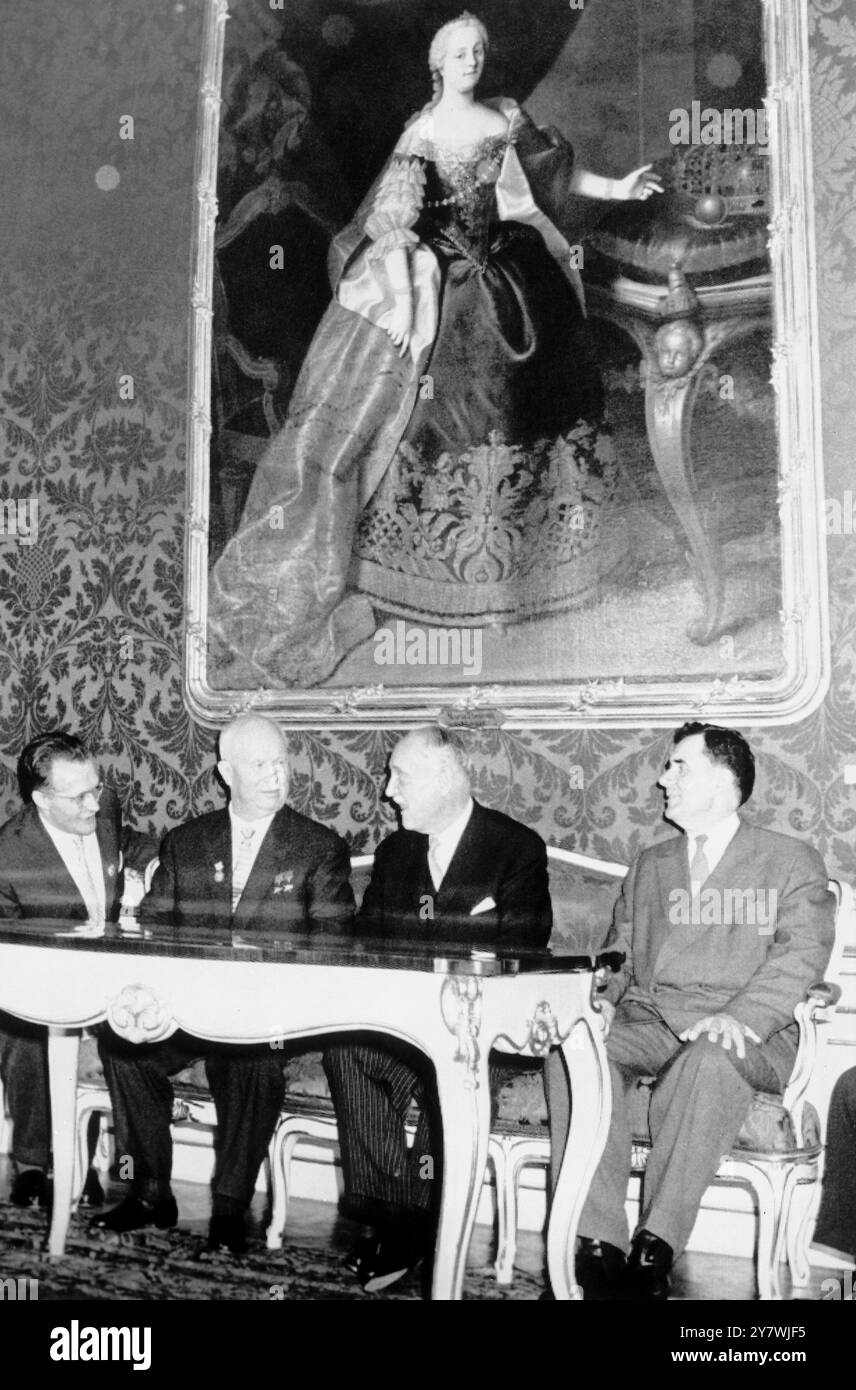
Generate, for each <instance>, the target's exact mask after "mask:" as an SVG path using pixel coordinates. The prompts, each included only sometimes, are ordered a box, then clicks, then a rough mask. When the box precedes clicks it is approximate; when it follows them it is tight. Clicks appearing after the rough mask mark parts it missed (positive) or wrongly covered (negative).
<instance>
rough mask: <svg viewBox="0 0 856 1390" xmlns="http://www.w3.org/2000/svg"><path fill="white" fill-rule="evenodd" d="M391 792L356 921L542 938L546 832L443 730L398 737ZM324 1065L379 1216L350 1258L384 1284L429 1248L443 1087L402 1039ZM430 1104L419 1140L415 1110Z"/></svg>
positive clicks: (455, 937)
mask: <svg viewBox="0 0 856 1390" xmlns="http://www.w3.org/2000/svg"><path fill="white" fill-rule="evenodd" d="M387 796H388V797H389V798H390V799H391V800H392V801H394V802H395V804H396V805H397V807H398V809H399V811H400V813H401V821H402V828H401V829H400V830H396V831H395V832H394V833H393V834H392V835H390V836H388V837H387V839H385V840H384V841H383V843H382V844H381V845H380V846H379V848H378V851H377V853H376V855H375V861H374V867H373V870H372V877H371V882H370V884H369V886H368V888H367V890H366V894H365V897H364V899H363V903H362V906H361V908H360V911H359V913H358V915H357V924H356V925H357V932H358V934H359V935H361V936H364V937H372V938H378V937H379V938H382V939H384V940H385V941H387V942H390V943H392V942H395V941H402V942H408V941H410V942H418V943H431V942H435V943H443V942H449V941H454V942H460V943H461V944H462V945H465V946H470V947H480V948H482V949H486V950H497V949H499V948H501V947H508V948H511V949H517V948H527V947H528V948H529V949H534V948H537V947H541V946H546V944H547V942H548V940H549V937H550V931H551V928H552V921H553V914H552V908H551V906H550V891H549V880H548V874H547V847H546V845H545V844H544V841H543V840H542V839H541V837H540V835H538V834H536V832H535V831H534V830H530V829H529V828H528V827H527V826H525V825H521V824H520V823H519V821H516V820H512V818H511V817H510V816H506V815H504V814H503V813H502V812H501V811H493V810H490V809H489V808H488V807H486V806H481V805H479V803H478V802H477V801H475V800H474V799H473V797H472V793H471V790H470V778H469V773H468V770H467V766H466V761H465V758H464V756H463V754H462V753H461V751H460V749H458V748H457V747H456V746H455V744H454V743H452V742H451V741H450V739H449V737H448V735H447V734H446V733H445V732H444V730H442V729H440V728H437V727H434V726H428V727H425V728H421V729H414V730H413V731H412V732H411V733H409V734H406V735H405V736H404V738H402V739H401V740H400V741H399V742H398V743H397V744H396V746H395V748H394V749H393V752H392V756H391V758H390V762H389V782H388V785H387ZM324 1067H325V1070H326V1072H327V1077H328V1080H329V1083H330V1093H331V1095H332V1097H333V1102H334V1104H335V1107H336V1117H337V1120H338V1128H339V1142H340V1147H341V1154H342V1170H343V1174H344V1179H345V1192H346V1196H347V1199H348V1202H349V1203H350V1205H351V1207H352V1209H354V1210H357V1209H358V1210H359V1211H360V1214H361V1215H362V1216H364V1217H365V1218H366V1219H368V1220H369V1221H370V1222H371V1224H372V1225H373V1226H374V1234H373V1235H371V1236H369V1237H367V1238H366V1239H365V1240H364V1241H363V1242H361V1243H360V1245H358V1246H357V1248H356V1249H355V1250H354V1251H353V1253H352V1254H351V1255H350V1256H349V1258H348V1260H347V1261H346V1267H347V1268H348V1269H350V1270H351V1271H352V1272H353V1273H354V1274H356V1276H357V1279H358V1280H359V1282H360V1283H361V1284H362V1287H363V1289H365V1291H366V1292H367V1293H378V1292H380V1291H381V1290H382V1289H385V1288H387V1287H389V1285H391V1284H393V1283H395V1282H396V1281H397V1280H399V1279H401V1278H402V1277H403V1276H404V1275H406V1274H407V1273H408V1271H409V1270H410V1269H412V1268H413V1267H414V1266H415V1265H417V1264H418V1263H419V1262H420V1261H421V1260H422V1259H423V1257H425V1256H426V1255H428V1254H429V1253H430V1249H431V1246H432V1244H433V1239H434V1224H435V1223H434V1216H435V1213H434V1210H433V1208H434V1197H435V1193H436V1191H437V1187H438V1184H437V1177H438V1172H439V1165H440V1162H441V1160H442V1145H441V1142H440V1136H439V1132H438V1128H439V1126H438V1117H437V1116H436V1114H434V1113H433V1111H434V1110H436V1105H434V1104H433V1102H434V1101H435V1098H436V1088H435V1086H434V1084H433V1079H432V1074H431V1073H430V1069H429V1068H426V1067H425V1066H423V1065H421V1062H420V1059H419V1057H418V1055H417V1054H416V1053H415V1051H414V1049H412V1048H407V1047H405V1046H404V1045H403V1044H398V1043H397V1042H396V1041H395V1040H394V1039H392V1038H390V1039H385V1040H383V1041H382V1042H375V1041H370V1042H362V1041H361V1040H356V1039H355V1040H353V1041H348V1042H346V1043H341V1044H338V1043H337V1044H331V1045H330V1046H329V1047H328V1048H327V1050H326V1052H325V1054H324ZM414 1099H416V1101H417V1102H418V1104H419V1107H420V1115H419V1123H418V1127H417V1131H416V1136H415V1139H414V1142H413V1145H412V1147H411V1148H410V1149H408V1147H407V1139H406V1131H405V1120H406V1117H407V1113H408V1109H409V1107H410V1103H411V1101H412V1100H414Z"/></svg>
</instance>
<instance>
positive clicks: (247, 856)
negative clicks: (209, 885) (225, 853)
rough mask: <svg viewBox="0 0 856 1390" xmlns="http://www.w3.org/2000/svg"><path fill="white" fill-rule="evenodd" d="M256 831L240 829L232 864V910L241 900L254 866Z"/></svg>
mask: <svg viewBox="0 0 856 1390" xmlns="http://www.w3.org/2000/svg"><path fill="white" fill-rule="evenodd" d="M255 836H256V832H255V831H254V830H240V831H239V832H238V843H237V846H236V850H235V859H234V862H233V864H232V911H233V912H234V911H235V908H236V907H237V906H238V903H239V902H240V901H241V894H242V893H243V891H244V889H245V888H246V886H247V879H248V878H249V876H250V871H251V869H252V867H253V861H254V855H253V840H254V839H255Z"/></svg>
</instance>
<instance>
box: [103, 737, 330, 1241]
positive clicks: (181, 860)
mask: <svg viewBox="0 0 856 1390" xmlns="http://www.w3.org/2000/svg"><path fill="white" fill-rule="evenodd" d="M217 767H218V771H219V773H220V776H221V777H222V779H223V781H224V782H225V783H226V785H227V786H228V788H229V791H230V801H229V806H228V809H224V810H220V811H214V812H212V813H210V814H209V815H204V816H199V817H198V818H197V819H196V820H192V821H189V822H188V823H187V824H186V825H182V826H179V827H178V829H176V830H171V831H170V832H169V834H168V835H166V836H165V838H164V841H163V845H162V846H161V852H160V863H159V866H158V869H157V872H156V873H155V876H154V879H153V881H152V886H151V889H150V891H149V893H148V894H147V896H146V897H145V899H144V900H143V903H142V905H141V909H140V920H141V923H142V925H143V926H144V927H146V926H148V927H155V928H157V927H170V928H172V929H174V930H175V931H176V932H177V933H178V935H179V936H180V935H181V934H182V933H185V932H186V933H191V932H200V933H203V932H204V933H205V934H206V935H208V936H209V937H214V938H215V939H216V938H217V937H221V938H224V939H226V940H228V942H230V943H231V942H232V939H233V934H239V935H242V936H247V937H250V938H251V937H252V936H253V934H254V933H259V932H265V931H268V932H276V933H277V934H282V933H284V932H301V933H303V932H311V933H312V935H313V936H317V935H322V934H326V935H331V936H332V935H336V936H341V935H344V934H349V933H350V930H351V926H352V922H353V911H354V898H353V894H352V892H351V885H350V879H349V873H350V861H349V857H348V849H347V846H346V845H345V842H344V841H343V840H341V839H340V838H339V836H338V835H336V834H335V832H334V831H332V830H330V829H328V828H327V827H325V826H321V825H317V824H316V823H315V822H314V821H311V820H308V819H307V817H306V816H302V815H300V814H299V812H297V811H294V810H292V809H291V807H289V806H287V805H286V804H285V799H286V796H287V795H288V784H289V769H288V749H287V746H286V742H285V739H284V737H283V735H282V733H281V731H280V729H279V728H278V726H277V725H276V724H274V723H273V721H272V720H270V719H266V718H264V717H262V716H260V715H255V714H248V715H242V716H241V717H240V718H238V719H236V720H235V721H234V722H233V723H232V724H230V725H229V726H228V728H226V729H224V730H223V732H222V734H221V736H220V761H219V763H218V764H217ZM200 1056H204V1057H205V1068H206V1072H207V1075H208V1084H209V1085H210V1087H211V1092H212V1095H213V1097H214V1104H215V1106H216V1110H217V1140H216V1145H217V1164H216V1168H215V1173H214V1196H213V1206H212V1216H211V1226H210V1231H209V1245H210V1247H211V1248H212V1249H221V1248H223V1247H225V1248H226V1249H228V1250H231V1251H232V1252H233V1253H241V1252H242V1251H243V1250H245V1249H246V1240H245V1236H244V1215H245V1212H246V1210H247V1207H248V1206H249V1204H250V1201H251V1200H252V1195H253V1190H254V1186H255V1180H256V1176H257V1174H258V1171H259V1167H260V1165H261V1163H262V1160H263V1158H264V1156H265V1154H266V1152H267V1147H268V1144H269V1142H270V1138H271V1135H272V1133H273V1130H274V1126H275V1124H276V1121H277V1117H278V1115H279V1111H280V1107H281V1105H282V1097H283V1076H282V1058H281V1055H280V1054H279V1053H278V1051H277V1050H276V1049H275V1048H272V1047H271V1046H270V1045H269V1044H263V1045H262V1046H261V1047H251V1046H246V1047H244V1046H240V1045H235V1046H229V1045H226V1044H216V1043H202V1042H200V1040H199V1039H198V1038H193V1037H190V1036H189V1035H187V1034H184V1033H181V1032H179V1033H176V1034H174V1035H173V1036H172V1037H171V1038H169V1039H168V1040H167V1041H165V1042H162V1043H156V1044H136V1045H135V1044H130V1043H124V1042H123V1041H122V1040H121V1039H118V1038H115V1037H112V1036H111V1037H110V1039H109V1040H105V1041H104V1043H103V1045H102V1057H103V1061H104V1069H105V1072H106V1075H107V1081H108V1085H109V1087H110V1093H111V1096H112V1098H113V1103H114V1106H118V1107H120V1109H121V1113H122V1114H123V1115H125V1116H126V1124H127V1129H128V1155H127V1157H129V1158H130V1159H131V1160H132V1174H133V1176H132V1183H131V1191H130V1193H129V1195H128V1196H126V1197H125V1199H124V1200H123V1201H122V1202H121V1203H120V1204H119V1206H118V1207H115V1208H114V1209H113V1210H112V1211H111V1212H107V1213H105V1215H104V1216H103V1217H100V1218H98V1220H97V1221H96V1223H95V1224H96V1225H97V1226H99V1227H101V1228H102V1229H106V1230H112V1231H128V1230H134V1229H136V1228H138V1227H141V1226H147V1225H155V1226H158V1227H160V1228H162V1229H163V1228H166V1227H169V1226H174V1225H175V1224H176V1222H177V1220H178V1209H177V1207H176V1203H175V1199H174V1198H173V1195H172V1190H171V1187H170V1174H171V1170H172V1140H171V1136H170V1120H171V1117H172V1102H173V1091H172V1085H171V1083H170V1079H169V1078H170V1076H171V1075H173V1074H174V1073H175V1072H177V1071H180V1070H182V1068H184V1067H186V1066H188V1065H189V1064H190V1062H192V1061H193V1060H195V1059H196V1058H198V1057H200Z"/></svg>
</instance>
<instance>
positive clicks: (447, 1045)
mask: <svg viewBox="0 0 856 1390" xmlns="http://www.w3.org/2000/svg"><path fill="white" fill-rule="evenodd" d="M441 1008H442V1013H443V1019H444V1022H445V1023H446V1026H447V1027H448V1028H449V1030H450V1031H451V1032H454V1033H455V1035H456V1037H457V1040H458V1045H457V1047H455V1044H454V1043H453V1042H452V1040H451V1038H449V1037H448V1035H447V1036H446V1037H445V1038H444V1039H440V1040H439V1046H437V1047H436V1048H435V1049H434V1051H433V1053H432V1059H433V1061H434V1063H435V1066H436V1069H437V1093H438V1096H439V1100H440V1114H441V1116H442V1120H443V1191H442V1198H441V1203H440V1224H439V1228H438V1231H437V1246H436V1250H435V1255H434V1282H433V1287H432V1292H431V1297H432V1299H435V1300H446V1301H448V1300H450V1299H459V1298H460V1297H461V1291H462V1288H463V1283H464V1271H465V1268H466V1261H467V1251H468V1249H469V1245H470V1237H471V1236H472V1231H473V1225H474V1223H475V1218H476V1207H477V1205H478V1197H479V1193H480V1192H481V1185H482V1180H483V1178H484V1170H485V1164H486V1163H487V1147H488V1139H489V1134H490V1086H489V1082H488V1066H487V1051H486V1050H484V1049H482V1048H481V1046H480V1043H479V1028H480V1024H481V983H480V981H479V980H477V979H474V978H472V977H461V976H455V977H449V978H448V979H446V980H445V981H444V982H443V986H442V988H441Z"/></svg>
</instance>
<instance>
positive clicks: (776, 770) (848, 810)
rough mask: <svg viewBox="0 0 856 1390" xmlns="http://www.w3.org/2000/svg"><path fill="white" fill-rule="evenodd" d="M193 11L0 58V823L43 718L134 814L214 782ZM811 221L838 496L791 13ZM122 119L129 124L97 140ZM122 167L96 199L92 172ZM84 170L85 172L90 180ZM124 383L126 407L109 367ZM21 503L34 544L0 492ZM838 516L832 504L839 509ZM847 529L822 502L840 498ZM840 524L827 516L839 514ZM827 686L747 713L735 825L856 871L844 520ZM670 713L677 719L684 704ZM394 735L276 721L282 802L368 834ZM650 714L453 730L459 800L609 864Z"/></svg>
mask: <svg viewBox="0 0 856 1390" xmlns="http://www.w3.org/2000/svg"><path fill="white" fill-rule="evenodd" d="M201 21H202V5H201V0H187V3H185V4H184V5H173V4H171V3H166V0H155V3H151V4H149V5H145V6H140V5H138V4H137V3H136V0H109V3H106V0H77V3H76V4H75V5H73V6H69V5H67V4H65V3H63V2H62V0H47V3H45V4H42V5H40V6H39V7H38V9H37V10H34V9H31V8H30V7H26V6H17V7H15V9H14V12H13V14H12V16H11V17H7V18H6V19H5V20H4V43H3V46H2V55H0V132H2V133H0V168H1V169H2V172H3V186H4V187H5V188H13V189H15V190H16V197H15V198H14V199H5V198H4V200H3V206H2V208H0V236H1V237H2V241H0V244H2V246H3V249H4V254H3V257H2V267H0V295H2V302H3V304H4V310H5V312H4V314H3V317H2V321H0V519H5V525H4V527H3V528H2V529H0V816H2V817H5V816H6V815H8V814H11V812H12V811H13V810H14V809H15V808H16V806H17V794H16V785H15V776H14V768H15V760H16V757H17V754H18V752H19V750H20V748H21V746H22V745H23V744H24V743H25V742H26V741H27V740H28V739H29V738H31V737H33V736H34V735H35V734H37V733H39V732H41V731H42V730H44V729H46V728H48V727H51V726H52V725H55V724H58V723H62V724H65V725H67V726H68V727H71V728H74V729H76V730H79V731H80V732H81V733H83V734H84V736H86V737H87V738H88V739H89V740H90V741H91V743H92V745H93V746H94V747H95V748H96V749H97V750H98V753H99V756H100V757H101V760H102V762H103V765H104V769H105V772H106V773H107V775H108V777H109V779H110V780H111V782H112V783H113V784H114V785H115V786H116V787H117V788H118V790H119V792H120V794H121V796H122V798H123V800H124V802H125V804H126V807H127V811H128V814H129V816H130V819H131V821H132V822H133V823H134V824H136V825H138V826H140V827H142V828H150V829H166V828H167V827H168V826H169V825H171V824H175V823H177V822H179V821H181V820H183V819H185V818H187V817H188V816H189V815H193V814H196V813H198V812H200V811H202V810H205V809H208V808H209V807H210V806H211V805H213V804H215V803H217V802H218V801H219V800H220V798H221V793H220V790H219V787H218V785H217V783H216V781H215V779H214V776H213V738H212V735H211V733H210V731H208V730H205V729H201V728H199V727H198V726H196V725H195V724H194V723H193V721H192V720H191V719H190V718H189V716H188V714H187V712H186V710H185V708H184V704H183V701H182V641H183V633H182V617H183V574H182V549H183V529H184V486H185V470H184V455H185V428H186V399H187V310H188V299H187V296H188V283H189V265H190V236H191V225H192V192H193V150H194V127H195V119H196V91H195V89H196V82H197V71H198V60H199V54H200V51H201V39H200V35H201ZM810 32H811V60H812V77H813V99H812V109H813V123H814V132H813V133H814V150H815V188H814V199H815V214H816V224H817V260H818V288H819V314H820V343H821V365H822V383H823V393H824V400H823V411H824V413H823V448H824V464H825V469H826V479H827V483H826V486H827V494H828V496H829V497H830V498H838V499H840V500H841V499H844V498H845V495H846V493H847V491H848V489H850V490H851V498H852V496H853V492H854V491H856V478H854V474H853V469H852V466H851V457H850V441H852V439H853V438H854V437H856V399H854V393H853V390H852V382H853V379H854V376H856V191H854V190H856V76H854V64H853V59H854V56H856V23H854V21H853V19H851V18H849V17H848V15H847V13H846V11H845V6H844V4H843V0H814V3H812V5H811V7H810ZM128 114H130V115H133V117H134V138H133V140H125V141H123V140H121V139H120V137H119V131H120V117H122V116H123V115H128ZM105 165H108V166H110V167H111V168H113V169H114V170H115V172H116V173H117V174H118V176H119V181H118V184H117V185H116V186H115V187H113V189H112V190H108V189H102V188H101V187H100V186H99V184H98V183H97V182H96V178H95V175H96V172H97V171H99V170H101V169H103V167H104V166H105ZM108 182H109V179H108ZM128 376H130V377H132V378H133V397H132V398H127V391H125V395H124V396H123V395H122V394H120V378H126V377H128ZM9 499H18V500H19V501H20V500H21V499H26V500H28V501H29V502H30V504H32V502H33V501H35V502H37V504H38V535H37V537H36V538H35V540H34V543H33V544H29V543H27V537H25V536H23V535H21V534H18V535H15V534H14V533H13V532H12V528H11V526H10V521H9V518H10V509H9V508H8V507H7V508H5V509H4V508H3V507H2V503H3V501H4V500H7V501H8V500H9ZM852 512H853V508H852V506H851V510H850V516H851V519H852ZM844 515H845V519H846V516H847V511H846V505H845V507H844ZM850 529H851V531H852V529H853V528H852V526H851V528H850ZM829 575H830V603H831V612H832V642H833V657H832V686H831V689H830V692H829V694H828V696H827V698H826V700H825V701H824V703H823V705H822V707H821V708H820V709H819V710H818V711H817V713H816V714H814V715H813V716H812V717H810V718H809V719H806V720H804V721H803V722H801V723H799V724H797V725H793V726H789V727H784V728H781V729H763V730H751V729H750V730H747V732H748V734H749V735H750V737H751V739H752V741H753V744H754V746H755V748H756V751H757V752H758V754H759V772H760V776H759V783H758V789H757V791H756V794H755V797H754V800H753V806H752V810H753V814H754V816H755V818H756V819H757V820H759V821H760V822H762V823H764V824H766V825H770V826H772V827H774V828H778V829H782V830H790V831H791V832H793V833H795V834H800V835H805V836H806V837H807V838H809V839H811V840H813V841H814V842H815V843H816V844H817V845H818V847H819V848H820V849H821V851H822V852H823V853H824V855H825V856H826V859H827V864H828V867H829V870H830V872H831V873H837V874H840V875H842V876H844V877H847V878H850V879H856V835H854V829H856V799H854V794H853V792H852V791H851V789H850V788H849V787H848V786H845V782H844V765H845V763H847V762H848V760H852V761H853V762H854V763H856V751H854V745H855V744H856V679H854V677H856V669H855V668H856V536H854V535H853V534H847V528H846V526H845V528H844V534H841V535H831V536H830V537H829ZM687 715H688V717H692V715H693V711H691V710H688V711H687ZM394 739H395V733H394V731H388V730H385V731H365V730H360V731H354V732H329V731H327V732H312V731H309V732H303V733H299V734H295V735H293V738H292V743H293V753H294V759H293V762H294V772H293V781H292V799H293V801H294V804H295V805H296V806H297V807H298V808H299V809H300V810H303V811H305V812H306V813H308V814H310V815H312V816H314V817H316V818H317V819H319V820H322V821H325V822H327V823H329V824H331V825H333V826H334V827H335V828H336V829H338V830H339V831H341V832H342V833H344V834H346V835H347V836H348V837H349V839H350V840H351V842H352V844H353V846H354V848H355V849H368V848H371V847H372V846H373V845H374V844H375V843H376V842H377V840H378V839H379V838H380V836H381V835H382V834H383V833H384V832H385V830H386V829H387V828H388V827H389V826H390V825H391V823H392V819H391V817H390V815H389V812H388V808H387V807H386V804H385V803H383V802H382V801H381V800H380V796H379V790H380V785H381V779H382V771H383V767H384V763H385V759H386V756H387V754H388V752H389V748H390V746H391V744H392V743H393V742H394ZM666 743H667V736H666V735H665V734H664V733H663V732H662V731H653V732H646V731H640V730H624V731H615V730H610V731H598V730H579V731H572V732H561V731H554V732H550V731H530V732H526V731H523V732H521V731H502V730H493V729H491V730H484V731H480V732H477V733H474V734H473V735H472V736H471V740H470V747H471V752H472V754H473V761H474V764H475V767H476V794H477V795H478V796H479V797H480V798H481V799H483V800H484V801H485V802H487V803H489V804H490V805H493V806H497V807H499V808H501V809H503V810H505V811H508V812H510V813H511V814H512V815H515V816H517V817H519V818H520V819H521V820H524V821H526V822H528V823H530V824H532V825H533V826H535V828H536V829H538V830H539V831H540V833H541V834H542V835H543V836H544V837H545V838H547V839H549V840H551V841H553V842H555V843H558V844H560V845H564V846H565V847H568V848H578V849H581V850H583V851H586V852H588V853H594V854H600V855H604V856H606V857H608V858H610V859H618V860H627V859H628V858H629V857H630V856H631V855H632V853H633V852H634V851H635V850H636V849H637V848H639V847H640V846H641V845H643V844H644V843H645V842H646V841H648V840H649V839H650V837H651V836H652V834H654V833H663V832H665V830H666V827H665V826H664V825H663V823H662V821H661V820H660V810H661V800H660V797H659V794H658V793H657V791H656V788H655V785H654V784H655V781H656V777H657V773H658V769H659V767H660V765H661V762H662V757H663V753H664V749H665V747H666Z"/></svg>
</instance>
